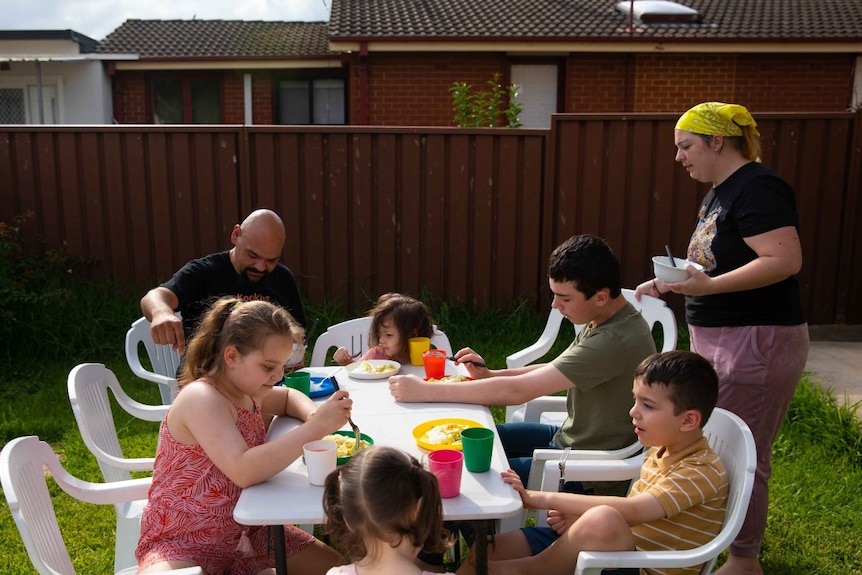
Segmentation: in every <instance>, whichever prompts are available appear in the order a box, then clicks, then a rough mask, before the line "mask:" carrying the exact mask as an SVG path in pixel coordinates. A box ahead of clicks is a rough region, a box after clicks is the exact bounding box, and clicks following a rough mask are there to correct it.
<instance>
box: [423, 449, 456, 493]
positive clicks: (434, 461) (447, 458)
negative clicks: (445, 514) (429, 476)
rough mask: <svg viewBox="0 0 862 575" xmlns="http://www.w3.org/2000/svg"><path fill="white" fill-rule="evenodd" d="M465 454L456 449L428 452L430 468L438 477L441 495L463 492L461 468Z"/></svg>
mask: <svg viewBox="0 0 862 575" xmlns="http://www.w3.org/2000/svg"><path fill="white" fill-rule="evenodd" d="M463 467H464V454H463V453H461V452H460V451H455V450H454V449H440V450H438V451H432V452H431V453H429V454H428V470H429V471H430V472H431V473H433V474H434V476H435V477H437V483H438V484H439V485H440V497H457V496H458V494H459V493H461V469H462V468H463Z"/></svg>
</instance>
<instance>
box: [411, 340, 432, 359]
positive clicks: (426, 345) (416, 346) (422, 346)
mask: <svg viewBox="0 0 862 575" xmlns="http://www.w3.org/2000/svg"><path fill="white" fill-rule="evenodd" d="M407 341H408V343H409V344H410V363H412V364H413V365H425V361H424V360H423V359H422V354H423V353H425V352H426V351H428V350H429V349H431V338H430V337H411V338H410V339H408V340H407Z"/></svg>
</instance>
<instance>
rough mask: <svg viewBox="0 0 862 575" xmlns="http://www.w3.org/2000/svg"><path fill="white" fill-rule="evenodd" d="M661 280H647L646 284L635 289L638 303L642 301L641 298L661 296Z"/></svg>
mask: <svg viewBox="0 0 862 575" xmlns="http://www.w3.org/2000/svg"><path fill="white" fill-rule="evenodd" d="M660 281H661V280H659V279H651V280H647V281H645V282H644V283H642V284H640V285H639V286H638V287H637V288H635V299H636V300H637V301H640V300H641V296H644V295H651V296H652V297H659V296H661V292H660V291H659V286H658V282H660Z"/></svg>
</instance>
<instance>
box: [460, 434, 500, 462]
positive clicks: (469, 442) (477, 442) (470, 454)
mask: <svg viewBox="0 0 862 575" xmlns="http://www.w3.org/2000/svg"><path fill="white" fill-rule="evenodd" d="M461 449H462V451H463V452H464V465H465V467H467V471H470V472H472V473H484V472H485V471H488V470H489V469H491V454H492V453H493V452H494V430H493V429H488V428H487V427H468V428H467V429H465V430H464V431H462V432H461Z"/></svg>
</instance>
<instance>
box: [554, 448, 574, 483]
mask: <svg viewBox="0 0 862 575" xmlns="http://www.w3.org/2000/svg"><path fill="white" fill-rule="evenodd" d="M571 451H572V448H571V447H567V448H565V449H564V450H563V454H562V455H561V456H560V463H559V466H560V485H559V486H558V487H557V491H562V490H563V486H564V485H565V484H566V460H567V459H568V458H569V453H570V452H571Z"/></svg>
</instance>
